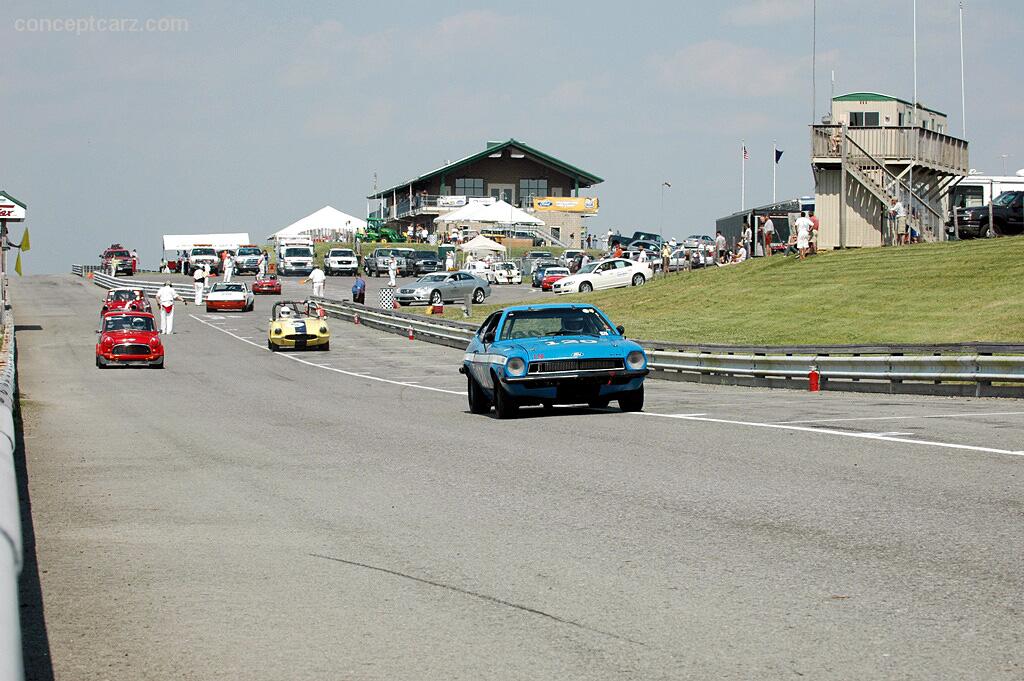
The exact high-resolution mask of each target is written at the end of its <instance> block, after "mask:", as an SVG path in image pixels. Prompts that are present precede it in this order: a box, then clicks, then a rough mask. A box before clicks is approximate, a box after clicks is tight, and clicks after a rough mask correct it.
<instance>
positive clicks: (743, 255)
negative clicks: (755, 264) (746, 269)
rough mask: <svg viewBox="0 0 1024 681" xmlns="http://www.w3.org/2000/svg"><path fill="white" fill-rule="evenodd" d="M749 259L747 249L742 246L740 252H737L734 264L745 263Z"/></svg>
mask: <svg viewBox="0 0 1024 681" xmlns="http://www.w3.org/2000/svg"><path fill="white" fill-rule="evenodd" d="M746 259H747V247H746V246H740V247H739V250H737V251H736V256H735V257H734V258H733V262H743V261H744V260H746Z"/></svg>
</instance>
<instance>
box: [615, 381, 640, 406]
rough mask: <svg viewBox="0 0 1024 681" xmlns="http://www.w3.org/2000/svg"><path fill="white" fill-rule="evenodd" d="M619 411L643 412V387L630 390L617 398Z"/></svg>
mask: <svg viewBox="0 0 1024 681" xmlns="http://www.w3.org/2000/svg"><path fill="white" fill-rule="evenodd" d="M619 409H621V410H622V411H643V410H644V387H643V386H640V387H639V388H637V389H636V390H631V391H630V392H628V393H624V394H623V395H622V396H621V397H619Z"/></svg>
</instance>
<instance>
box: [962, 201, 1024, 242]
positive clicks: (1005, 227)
mask: <svg viewBox="0 0 1024 681" xmlns="http://www.w3.org/2000/svg"><path fill="white" fill-rule="evenodd" d="M1022 201H1024V191H1009V192H1003V193H1002V194H1000V195H999V196H997V197H996V198H994V199H992V220H991V222H989V217H988V211H989V207H988V206H979V207H977V208H968V209H964V210H961V211H960V212H959V213H957V219H958V221H959V225H960V238H966V239H969V238H972V237H986V238H991V237H995V236H1009V235H1013V234H1024V212H1022V210H1024V209H1022Z"/></svg>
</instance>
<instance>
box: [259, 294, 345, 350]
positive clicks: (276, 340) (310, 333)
mask: <svg viewBox="0 0 1024 681" xmlns="http://www.w3.org/2000/svg"><path fill="white" fill-rule="evenodd" d="M267 347H268V348H270V350H271V351H272V352H277V351H278V350H282V349H286V348H293V349H295V350H307V349H314V350H325V351H326V350H330V349H331V329H330V327H329V326H328V325H327V314H326V313H325V312H324V309H323V308H322V307H320V306H319V305H318V304H316V303H314V302H312V301H298V300H281V301H278V302H276V303H274V307H273V309H272V310H271V316H270V326H269V327H268V328H267Z"/></svg>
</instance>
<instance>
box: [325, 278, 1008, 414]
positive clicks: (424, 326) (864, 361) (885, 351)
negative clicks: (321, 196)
mask: <svg viewBox="0 0 1024 681" xmlns="http://www.w3.org/2000/svg"><path fill="white" fill-rule="evenodd" d="M316 300H317V302H319V303H320V304H321V305H323V307H324V309H325V310H326V311H327V313H328V315H330V316H332V317H336V318H339V319H345V320H348V321H354V319H355V317H356V315H358V316H359V322H360V323H361V324H363V325H365V326H368V327H370V328H374V329H379V330H382V331H387V332H389V333H395V334H399V335H406V334H408V332H409V330H410V329H411V330H412V332H413V335H414V337H416V338H419V339H421V340H426V341H428V342H433V343H438V344H440V345H446V346H449V347H453V348H459V349H463V348H465V347H466V344H467V343H468V342H469V340H470V338H471V337H472V336H473V334H474V333H475V332H476V329H477V325H475V324H469V323H466V322H458V321H454V320H448V319H444V318H441V317H427V316H424V315H420V314H409V313H403V312H397V311H391V310H381V309H379V308H374V307H369V306H366V305H360V304H357V303H352V302H348V301H340V300H330V299H323V298H317V299H316ZM637 342H638V343H640V344H641V345H642V346H643V347H644V350H645V351H646V352H647V356H648V363H649V367H650V369H651V377H652V378H661V379H669V380H682V381H693V382H698V383H727V384H738V385H755V386H766V387H777V388H801V389H804V388H806V387H807V384H808V381H809V374H810V373H811V372H812V371H817V372H818V374H819V378H820V386H821V389H822V390H835V391H851V392H884V393H915V394H931V395H936V394H938V395H967V396H978V397H981V396H991V397H1024V345H1019V344H1011V343H962V344H944V345H822V346H806V345H797V346H728V345H693V344H684V343H669V342H664V341H648V340H638V341H637Z"/></svg>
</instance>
